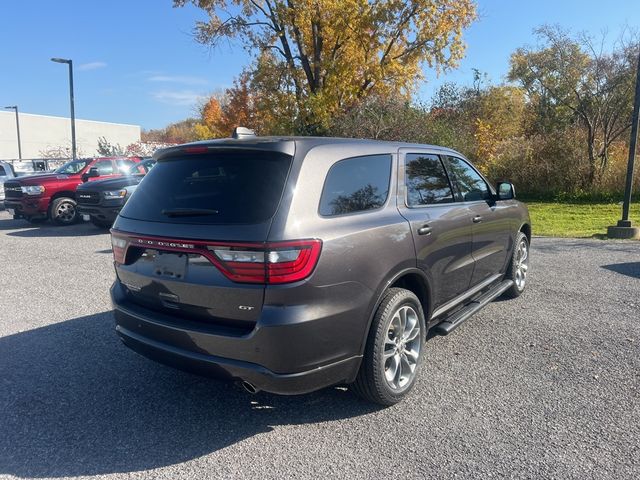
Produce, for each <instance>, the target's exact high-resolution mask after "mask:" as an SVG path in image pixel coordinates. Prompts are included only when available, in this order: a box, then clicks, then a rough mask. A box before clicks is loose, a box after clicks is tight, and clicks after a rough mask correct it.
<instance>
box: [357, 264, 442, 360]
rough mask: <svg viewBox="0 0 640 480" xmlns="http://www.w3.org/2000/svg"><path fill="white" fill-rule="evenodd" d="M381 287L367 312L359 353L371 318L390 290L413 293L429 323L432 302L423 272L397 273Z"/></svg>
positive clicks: (411, 270) (366, 335)
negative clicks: (403, 290)
mask: <svg viewBox="0 0 640 480" xmlns="http://www.w3.org/2000/svg"><path fill="white" fill-rule="evenodd" d="M383 285H384V286H383V287H382V288H381V289H379V292H378V295H377V298H376V302H375V303H374V305H373V307H372V308H371V311H370V312H369V318H368V322H367V328H366V331H365V332H364V336H363V337H362V343H361V345H360V353H361V354H362V353H363V352H364V348H365V346H366V343H367V338H368V337H369V331H370V330H371V324H372V322H373V318H374V317H375V315H376V311H377V310H378V307H379V306H380V304H381V303H382V301H383V300H384V297H385V296H386V294H387V292H388V291H389V289H391V288H404V289H406V290H409V291H410V292H413V293H414V294H415V295H416V297H418V299H419V300H420V304H421V305H422V311H423V312H424V317H425V321H426V323H427V328H428V323H429V318H430V317H431V312H432V308H431V305H432V302H431V298H432V297H431V286H430V284H429V279H428V278H427V276H426V275H425V273H424V272H422V271H421V270H418V269H417V268H409V269H405V270H402V271H400V272H397V273H396V274H395V275H393V276H391V278H389V279H388V280H386V281H385V282H384V283H383Z"/></svg>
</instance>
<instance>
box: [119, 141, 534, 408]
mask: <svg viewBox="0 0 640 480" xmlns="http://www.w3.org/2000/svg"><path fill="white" fill-rule="evenodd" d="M235 137H237V138H233V139H224V140H217V141H207V142H200V143H193V144H187V145H183V146H177V147H172V148H168V149H165V150H162V151H161V152H159V153H156V155H155V158H156V160H157V164H156V166H155V167H154V168H153V170H151V172H149V174H148V175H147V176H146V177H145V180H144V181H143V182H142V183H141V184H140V185H139V186H138V189H137V190H136V194H135V195H134V196H133V198H131V200H130V201H129V202H128V203H127V204H126V205H125V206H124V208H123V209H122V211H121V212H120V215H119V216H118V218H117V220H116V222H115V224H114V227H113V229H112V245H113V255H114V259H115V270H116V280H115V283H114V284H113V286H112V288H111V296H112V300H113V305H114V314H115V320H116V331H117V333H118V335H119V336H120V338H121V339H122V340H123V341H124V343H125V344H126V345H127V346H129V347H130V348H132V349H133V350H135V351H137V352H139V353H141V354H143V355H145V356H147V357H149V358H152V359H155V360H157V361H159V362H162V363H165V364H169V365H173V366H175V367H178V368H182V369H186V370H189V371H193V372H196V373H200V374H205V375H210V376H213V377H218V378H226V379H233V380H240V381H242V383H243V385H244V386H245V388H246V389H247V390H249V391H252V392H256V391H258V390H265V391H269V392H274V393H280V394H297V393H305V392H310V391H313V390H317V389H320V388H322V387H327V386H330V385H336V384H351V385H352V386H353V389H354V390H355V391H356V392H357V393H359V394H360V395H362V396H363V397H364V398H366V399H368V400H370V401H372V402H377V403H380V404H383V405H391V404H394V403H396V402H398V401H400V400H401V399H402V398H403V397H404V396H405V395H406V394H407V393H408V392H409V391H410V390H411V388H412V387H413V386H414V384H415V381H416V376H417V374H418V372H419V370H420V366H421V364H422V363H423V361H424V360H427V359H428V354H425V341H426V338H427V336H426V334H427V330H428V329H433V330H434V331H435V332H438V333H441V334H447V333H450V332H451V331H453V330H454V329H455V328H456V327H458V326H459V325H460V324H461V323H462V322H464V321H465V320H467V319H468V318H469V317H470V316H471V315H472V314H473V313H475V312H477V311H478V310H479V309H480V308H482V307H484V306H485V305H486V304H487V303H488V302H490V301H491V300H492V299H494V298H496V297H498V296H499V295H506V296H509V297H516V296H518V295H520V294H521V293H522V292H523V290H524V288H525V284H526V278H527V270H528V266H529V241H530V239H531V222H530V220H529V214H528V211H527V208H526V206H525V205H523V204H522V203H520V202H519V201H517V200H515V198H514V197H515V192H514V188H513V186H512V185H511V184H510V183H506V182H503V183H499V184H498V185H497V187H496V188H494V187H493V186H492V185H491V184H490V183H489V182H488V181H487V180H486V179H485V178H484V177H483V176H482V175H481V174H480V173H479V172H478V170H476V169H475V168H474V167H473V165H471V163H470V162H469V161H468V160H466V159H465V158H464V156H462V155H461V154H460V153H458V152H455V151H453V150H450V149H447V148H442V147H437V146H431V145H411V144H404V143H398V142H380V141H368V140H354V139H335V138H300V137H297V138H296V137H292V138H269V137H267V138H259V137H255V136H253V135H251V134H249V133H244V134H242V133H241V132H238V133H236V135H235Z"/></svg>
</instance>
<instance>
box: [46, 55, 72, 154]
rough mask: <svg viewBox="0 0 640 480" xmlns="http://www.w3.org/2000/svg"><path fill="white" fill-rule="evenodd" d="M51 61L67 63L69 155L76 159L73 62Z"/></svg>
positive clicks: (55, 59) (64, 60) (57, 59)
mask: <svg viewBox="0 0 640 480" xmlns="http://www.w3.org/2000/svg"><path fill="white" fill-rule="evenodd" d="M51 61H52V62H56V63H66V64H67V65H69V98H70V99H71V157H72V158H73V159H74V160H75V159H76V114H75V109H74V106H73V62H72V61H71V60H68V59H66V58H52V59H51Z"/></svg>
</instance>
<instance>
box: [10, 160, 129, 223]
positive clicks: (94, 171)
mask: <svg viewBox="0 0 640 480" xmlns="http://www.w3.org/2000/svg"><path fill="white" fill-rule="evenodd" d="M139 161H140V158H137V157H133V158H132V157H129V158H123V157H113V158H85V159H78V160H72V161H70V162H67V163H65V164H64V165H63V166H61V167H60V168H58V169H56V170H54V171H53V172H51V173H47V174H41V175H31V176H28V177H20V178H15V179H12V180H10V181H8V182H5V184H4V192H5V201H4V206H5V208H6V209H7V210H8V212H9V213H10V214H12V215H13V218H24V219H25V220H28V221H30V222H34V223H35V222H38V221H43V220H46V219H47V218H48V219H50V220H51V221H53V223H55V224H57V225H70V224H72V223H75V222H76V221H77V219H78V214H77V211H76V200H75V195H76V188H77V187H78V185H80V184H82V183H83V182H87V181H91V180H96V179H104V178H112V177H117V176H120V175H122V174H124V173H126V172H128V171H129V170H130V169H131V167H132V166H133V164H134V163H137V162H139Z"/></svg>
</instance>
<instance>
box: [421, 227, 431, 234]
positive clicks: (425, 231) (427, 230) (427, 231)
mask: <svg viewBox="0 0 640 480" xmlns="http://www.w3.org/2000/svg"><path fill="white" fill-rule="evenodd" d="M418 235H431V227H430V226H429V225H423V226H422V227H420V228H419V229H418Z"/></svg>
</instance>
